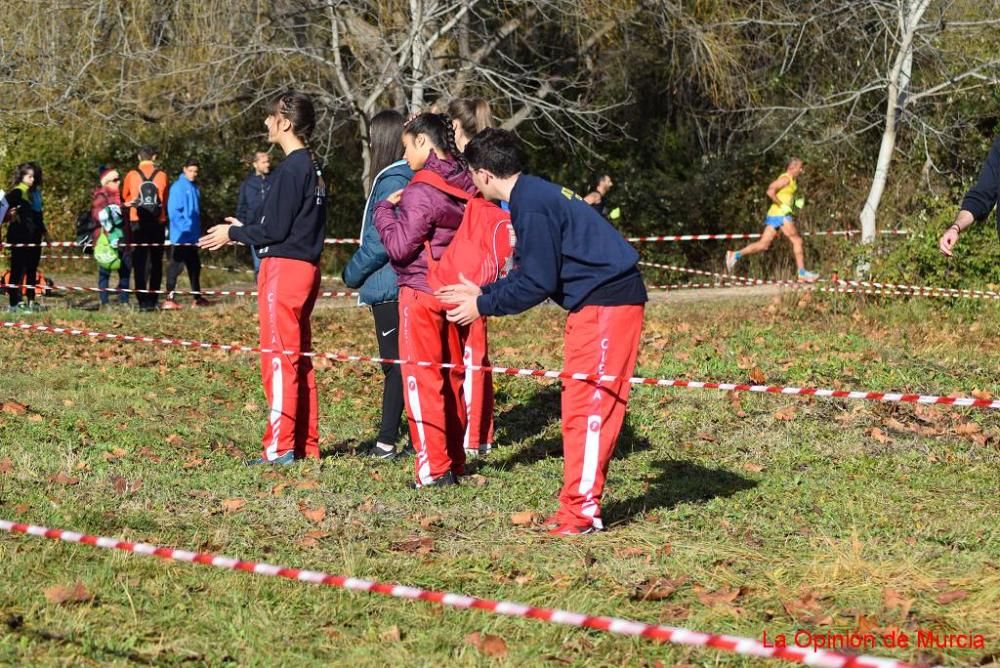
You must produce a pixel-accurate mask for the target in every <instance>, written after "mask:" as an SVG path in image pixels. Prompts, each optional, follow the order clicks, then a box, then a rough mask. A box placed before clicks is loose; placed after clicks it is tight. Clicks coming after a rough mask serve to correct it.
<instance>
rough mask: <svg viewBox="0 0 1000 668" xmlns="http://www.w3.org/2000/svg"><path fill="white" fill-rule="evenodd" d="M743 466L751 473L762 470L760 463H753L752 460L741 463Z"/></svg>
mask: <svg viewBox="0 0 1000 668" xmlns="http://www.w3.org/2000/svg"><path fill="white" fill-rule="evenodd" d="M743 468H744V469H745V470H747V471H750V472H751V473H760V472H761V471H763V470H764V467H763V466H761V465H760V464H754V463H753V462H747V463H746V464H744V465H743Z"/></svg>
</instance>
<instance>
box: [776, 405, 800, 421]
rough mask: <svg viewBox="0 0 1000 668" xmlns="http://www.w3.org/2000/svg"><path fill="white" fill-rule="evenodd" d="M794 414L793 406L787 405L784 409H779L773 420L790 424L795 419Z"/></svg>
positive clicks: (795, 410)
mask: <svg viewBox="0 0 1000 668" xmlns="http://www.w3.org/2000/svg"><path fill="white" fill-rule="evenodd" d="M796 412H797V409H796V408H795V405H794V404H789V405H788V406H785V407H784V408H779V409H778V410H777V411H776V412H775V414H774V419H775V420H781V421H782V422H791V421H792V420H794V419H795V413H796Z"/></svg>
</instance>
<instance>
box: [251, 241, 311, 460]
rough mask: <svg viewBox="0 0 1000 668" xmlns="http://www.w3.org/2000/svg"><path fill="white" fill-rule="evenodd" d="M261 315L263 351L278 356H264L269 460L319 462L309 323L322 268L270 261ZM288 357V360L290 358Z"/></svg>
mask: <svg viewBox="0 0 1000 668" xmlns="http://www.w3.org/2000/svg"><path fill="white" fill-rule="evenodd" d="M258 289H259V291H260V294H259V296H258V297H257V314H258V317H259V319H260V347H261V348H265V349H270V350H275V351H280V352H276V353H263V354H261V356H260V366H261V378H262V379H263V382H264V395H265V396H266V397H267V405H268V407H269V408H270V410H269V411H268V420H267V428H266V429H265V431H264V458H265V459H268V460H271V459H275V458H276V457H280V456H281V455H283V454H285V453H286V452H288V451H290V450H292V451H294V452H295V457H296V458H301V457H317V458H318V457H319V401H318V397H317V394H316V375H315V373H314V372H313V363H312V358H311V357H304V356H302V355H300V354H298V353H300V352H303V351H310V350H312V328H311V326H310V322H309V318H310V316H312V311H313V306H315V305H316V297H317V295H318V294H319V268H318V267H317V266H316V265H314V264H312V263H310V262H305V261H303V260H290V259H287V258H281V257H268V258H264V259H263V260H261V263H260V276H259V278H258ZM286 353H288V354H286Z"/></svg>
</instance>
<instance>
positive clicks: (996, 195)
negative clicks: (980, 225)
mask: <svg viewBox="0 0 1000 668" xmlns="http://www.w3.org/2000/svg"><path fill="white" fill-rule="evenodd" d="M998 200H1000V139H997V140H996V141H994V142H993V146H992V147H990V153H989V155H988V156H986V162H985V163H984V164H983V169H982V171H980V173H979V180H978V181H976V185H974V186H972V188H970V189H969V192H967V193H966V194H965V198H964V199H963V200H962V209H964V210H965V211H968V212H969V213H971V214H972V215H973V216H975V218H976V220H983V219H984V218H986V217H987V216H988V215H990V212H991V211H993V208H994V207H996V205H997V201H998ZM998 224H1000V222H998Z"/></svg>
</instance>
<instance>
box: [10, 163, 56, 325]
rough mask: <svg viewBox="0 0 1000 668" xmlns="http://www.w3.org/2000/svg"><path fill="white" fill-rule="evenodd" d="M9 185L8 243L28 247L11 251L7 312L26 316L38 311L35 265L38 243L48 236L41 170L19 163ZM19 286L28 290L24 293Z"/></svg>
mask: <svg viewBox="0 0 1000 668" xmlns="http://www.w3.org/2000/svg"><path fill="white" fill-rule="evenodd" d="M12 185H13V187H12V188H11V189H10V192H8V193H7V195H6V201H7V213H6V214H5V221H6V222H7V243H10V244H28V245H27V246H22V247H11V249H10V279H9V283H8V287H7V295H8V297H9V298H10V306H9V307H8V311H12V312H13V311H17V312H25V311H32V310H36V309H37V308H38V307H37V305H36V304H35V286H36V285H37V284H38V264H39V262H40V261H41V257H42V248H41V243H42V242H43V241H44V240H45V239H46V237H47V236H48V235H47V231H46V229H45V220H44V218H43V216H42V193H41V186H42V170H41V168H39V166H38V165H36V164H35V163H33V162H23V163H21V164H20V165H18V166H17V168H15V170H14V179H13V184H12ZM22 285H24V286H28V287H27V289H26V290H25V289H23V288H22ZM22 297H23V299H24V301H22Z"/></svg>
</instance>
